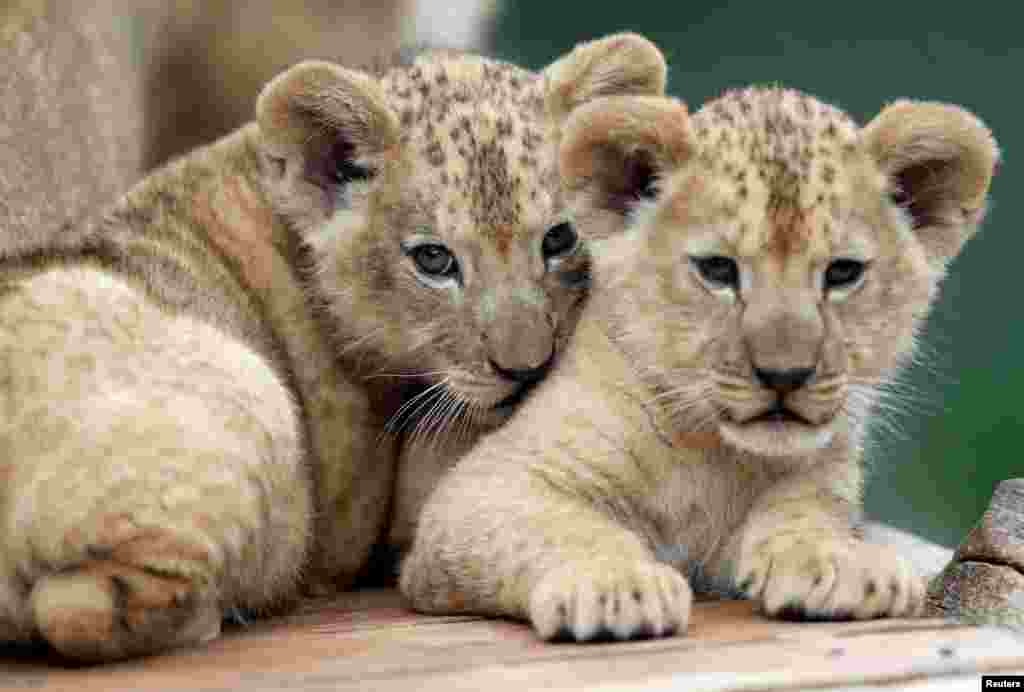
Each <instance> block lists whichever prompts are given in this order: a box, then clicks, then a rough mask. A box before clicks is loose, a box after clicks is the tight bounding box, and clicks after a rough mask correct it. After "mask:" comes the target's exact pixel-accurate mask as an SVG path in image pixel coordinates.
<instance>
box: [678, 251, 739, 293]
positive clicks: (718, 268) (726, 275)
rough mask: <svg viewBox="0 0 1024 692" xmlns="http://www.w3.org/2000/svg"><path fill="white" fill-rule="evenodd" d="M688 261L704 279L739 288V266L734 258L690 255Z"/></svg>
mask: <svg viewBox="0 0 1024 692" xmlns="http://www.w3.org/2000/svg"><path fill="white" fill-rule="evenodd" d="M690 262H691V263H692V264H693V266H694V267H696V269H697V272H698V273H699V274H700V275H701V278H703V279H704V280H705V281H707V282H708V283H709V284H713V285H715V286H722V287H728V288H739V285H740V268H739V265H737V264H736V260H734V259H732V258H731V257H724V256H722V255H707V256H705V257H691V258H690Z"/></svg>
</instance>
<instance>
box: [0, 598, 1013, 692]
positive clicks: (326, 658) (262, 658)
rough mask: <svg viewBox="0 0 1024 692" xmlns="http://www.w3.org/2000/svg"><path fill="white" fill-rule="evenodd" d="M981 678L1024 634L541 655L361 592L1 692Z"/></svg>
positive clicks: (960, 633) (822, 637) (619, 646)
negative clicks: (180, 646)
mask: <svg viewBox="0 0 1024 692" xmlns="http://www.w3.org/2000/svg"><path fill="white" fill-rule="evenodd" d="M980 671H1016V672H1024V633H1021V632H1014V631H1013V630H1009V629H999V628H989V627H973V626H963V625H955V624H951V623H945V622H943V621H939V620H877V621H873V622H860V623H856V622H853V623H789V622H780V621H777V620H770V619H768V618H764V617H761V616H759V615H756V614H755V613H754V612H753V609H752V606H751V604H750V603H747V602H740V601H726V602H704V603H698V604H696V606H695V607H694V611H693V617H692V620H691V623H690V627H689V629H688V630H687V632H686V636H683V637H674V638H671V639H660V640H651V641H643V642H630V643H610V644H587V645H579V644H545V643H542V642H540V641H538V640H537V639H536V637H534V635H533V633H532V632H531V630H530V629H529V628H528V627H526V626H525V625H522V624H519V623H514V622H508V621H502V620H487V619H482V618H476V617H429V616H423V615H417V614H415V613H412V612H411V611H409V610H407V609H406V608H405V607H404V606H403V605H402V601H401V599H400V598H399V596H398V595H397V594H396V593H394V592H391V591H366V592H359V593H354V594H346V595H344V596H342V597H339V598H336V599H334V600H331V601H322V602H318V603H310V604H307V605H306V606H304V607H303V609H302V610H300V611H299V612H297V613H295V614H292V615H289V616H286V617H280V618H277V619H274V620H268V621H257V622H253V623H250V624H248V625H246V626H239V627H232V628H230V629H228V630H227V631H226V632H225V634H224V636H223V637H222V638H221V639H219V640H217V641H215V642H212V643H211V644H209V645H207V646H205V647H203V648H199V649H191V650H185V651H179V652H175V653H172V654H166V655H163V656H154V657H151V658H147V659H143V660H136V661H128V662H124V663H119V664H115V665H108V666H99V667H93V668H78V669H69V668H62V667H60V666H59V665H58V664H57V662H55V661H52V660H50V659H48V658H47V656H46V655H45V654H41V653H35V654H32V653H25V654H22V655H20V656H13V657H12V656H11V655H10V654H7V655H5V656H4V657H3V658H0V690H8V689H38V690H70V691H73V692H93V691H96V692H99V691H102V692H110V691H111V690H119V689H150V690H247V691H249V690H252V691H254V692H258V691H262V690H307V691H312V690H317V691H319V690H401V691H402V692H414V691H415V692H420V691H427V690H443V691H444V692H456V691H458V690H497V691H499V692H500V691H501V690H515V691H516V692H524V691H525V690H532V689H546V690H552V689H553V690H580V689H588V690H593V689H596V690H601V691H602V692H611V691H612V690H639V691H645V690H669V689H673V690H694V689H702V690H731V689H791V688H796V687H808V686H814V687H819V686H827V687H835V688H847V687H852V686H857V685H872V686H874V685H877V686H883V685H884V686H886V689H891V688H890V687H888V686H889V685H893V684H894V683H896V684H900V685H907V686H908V687H909V688H910V689H917V688H920V689H927V690H932V689H936V690H938V689H975V690H977V689H980V686H979V683H978V680H979V676H980Z"/></svg>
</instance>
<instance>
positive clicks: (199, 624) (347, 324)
mask: <svg viewBox="0 0 1024 692" xmlns="http://www.w3.org/2000/svg"><path fill="white" fill-rule="evenodd" d="M636 45H642V46H648V47H649V50H648V55H649V56H650V58H651V59H650V60H649V61H647V62H646V63H644V62H641V63H637V62H636V61H635V60H633V61H631V62H630V63H629V64H623V63H620V64H622V69H624V70H625V71H627V72H631V71H633V70H644V71H650V70H653V71H654V72H655V73H656V74H655V76H654V77H653V81H652V82H650V83H651V84H654V85H655V87H656V88H653V89H651V91H653V92H658V91H660V90H661V89H662V88H663V85H664V63H663V61H662V60H661V56H660V54H659V53H658V52H657V50H656V49H654V47H653V46H650V44H649V43H647V42H646V41H644V40H643V39H640V38H639V37H629V36H626V37H613V38H611V39H608V40H607V41H606V42H603V43H602V42H597V43H595V44H591V45H589V46H584V47H582V48H581V49H580V50H579V51H578V52H577V53H573V54H570V56H568V58H566V59H570V60H575V59H576V58H575V57H573V56H579V55H581V54H582V55H584V56H589V57H593V55H594V53H595V51H596V52H598V53H602V54H603V55H605V56H606V57H607V58H608V60H610V61H615V60H616V59H618V58H617V56H620V55H630V56H632V57H635V51H625V52H623V51H621V50H619V48H618V47H622V46H625V47H634V46H636ZM631 59H632V58H631ZM641 81H642V80H641ZM546 83H547V82H546V80H545V77H544V76H543V75H536V74H533V73H529V72H525V71H522V70H518V69H517V68H514V67H512V66H510V65H506V64H503V63H497V62H492V61H488V60H485V59H482V58H475V57H471V56H457V55H451V54H430V55H426V56H423V57H421V58H419V59H417V60H416V62H414V63H412V64H411V65H406V66H399V67H395V68H393V69H391V70H390V71H387V72H385V73H383V74H382V75H369V74H364V73H359V72H353V71H349V70H345V69H343V68H340V67H338V66H335V65H331V64H328V63H319V62H314V63H303V64H301V65H299V66H297V67H295V68H293V69H292V70H289V71H288V72H287V73H285V74H284V75H282V76H281V77H280V78H278V79H276V80H275V81H273V82H272V83H271V84H269V85H268V86H267V88H266V89H265V91H264V92H263V94H262V96H261V97H260V99H259V102H258V106H257V115H258V122H257V123H253V124H250V125H248V126H246V127H245V128H243V129H241V130H239V131H237V132H235V133H234V134H232V135H230V136H228V137H226V138H224V139H223V140H221V141H219V142H216V143H215V144H213V145H211V146H209V147H206V148H204V149H200V150H197V151H196V152H194V153H192V154H190V155H189V156H188V157H186V158H183V159H181V160H179V161H177V162H175V163H172V164H171V165H169V166H168V167H166V168H164V169H162V170H160V171H158V172H156V173H154V174H153V175H151V176H150V177H149V178H147V179H146V180H144V181H143V182H142V183H140V184H139V185H138V186H137V187H135V188H134V189H133V190H132V191H131V192H129V193H128V194H127V195H126V196H125V197H124V199H123V200H122V201H121V202H120V203H119V204H117V205H116V206H115V207H114V208H113V209H112V210H111V211H110V212H109V214H107V215H106V217H105V218H104V220H103V221H102V222H100V223H97V224H93V225H82V226H78V227H73V228H66V229H62V230H59V231H56V230H54V231H46V230H45V229H41V230H40V231H39V232H38V233H36V234H35V235H33V236H28V237H26V236H25V235H23V234H22V235H15V236H12V237H10V238H0V257H3V262H2V264H0V356H2V357H0V375H2V382H3V393H4V395H5V396H4V399H3V401H4V402H6V403H5V404H4V405H3V406H2V407H0V448H2V449H3V454H2V455H0V479H2V481H3V482H2V483H0V639H2V640H4V641H17V640H26V639H30V638H34V637H40V636H41V637H43V638H45V639H46V640H47V641H49V642H50V643H51V644H52V645H54V646H55V647H56V648H57V649H58V650H59V651H61V652H63V653H64V654H66V655H69V656H72V657H77V658H82V659H88V660H106V659H112V658H118V657H124V656H131V655H138V654H145V653H151V652H154V651H159V650H161V649H165V648H168V647H172V646H179V645H185V644H194V643H197V642H201V641H204V640H206V639H209V638H211V637H214V636H216V635H217V633H218V632H219V627H220V620H221V615H222V613H223V612H224V611H225V610H229V609H232V608H236V607H241V608H248V609H253V610H257V611H263V610H267V609H270V608H273V607H276V606H277V605H280V604H283V603H286V602H288V601H289V600H290V599H292V598H293V597H294V596H295V594H296V593H297V590H298V588H299V587H300V586H301V585H302V584H305V585H306V586H308V587H310V588H312V587H317V586H320V585H323V584H325V583H326V584H329V585H331V586H344V585H346V584H348V583H350V582H351V581H352V579H353V578H354V576H355V575H356V574H357V572H358V571H359V570H360V568H361V567H363V565H364V563H365V561H366V558H367V555H368V553H369V550H370V547H371V545H372V544H373V543H374V542H375V541H376V540H377V539H378V538H379V537H380V536H381V534H382V531H383V530H384V528H385V526H386V524H387V520H388V516H389V515H388V508H389V505H390V503H389V498H390V493H391V490H392V485H393V477H394V470H395V465H396V462H397V458H398V450H399V446H400V444H402V443H403V438H402V435H401V434H391V433H392V432H396V431H398V429H399V428H400V426H398V425H396V423H395V421H396V420H403V419H401V418H396V414H398V412H399V411H400V410H403V409H402V406H403V405H404V404H407V403H408V402H409V401H411V397H412V396H414V395H416V394H419V393H422V392H423V391H424V390H425V388H426V387H429V386H430V385H431V384H432V383H435V382H442V381H445V378H446V377H448V376H447V375H440V374H438V373H439V372H440V371H444V372H449V371H456V370H457V371H458V372H460V373H467V374H466V375H465V377H466V379H467V380H472V381H473V382H474V386H475V387H476V390H474V391H478V392H480V394H479V396H480V398H481V400H482V401H483V404H482V406H483V407H484V408H486V407H487V406H489V405H493V404H494V403H495V402H496V401H498V400H499V399H501V398H503V397H507V396H508V395H509V394H510V393H512V392H520V389H519V385H518V384H517V385H515V386H514V387H508V386H506V384H507V383H505V382H499V381H497V380H496V379H495V378H493V377H489V375H488V374H487V373H486V372H482V373H481V374H477V375H475V378H476V379H475V380H473V377H474V375H473V373H475V372H476V370H475V369H479V368H480V367H481V362H483V363H487V362H489V360H488V359H490V360H498V361H501V362H502V363H504V364H505V366H506V367H509V368H519V367H525V366H527V365H530V363H525V364H523V363H521V362H520V361H519V360H517V359H519V358H526V359H529V358H532V357H533V356H532V355H531V354H533V353H535V352H537V349H534V350H533V351H531V350H529V349H527V350H526V351H525V352H524V351H522V350H519V347H518V346H517V344H518V343H534V344H539V345H540V348H541V349H542V348H548V351H549V352H550V351H553V350H555V349H556V346H555V344H558V345H559V346H557V348H560V344H562V343H564V340H565V339H566V338H567V334H568V332H569V331H570V330H571V325H572V323H573V322H574V320H575V313H576V311H577V310H578V305H579V302H580V299H581V297H582V295H583V293H584V291H585V289H586V281H585V280H584V279H586V269H587V267H588V262H589V258H588V257H587V255H586V254H585V253H584V252H582V251H581V250H580V249H579V247H578V244H577V245H574V246H573V247H572V248H571V252H568V251H567V252H565V253H563V254H562V255H560V256H559V257H558V258H557V261H556V262H548V263H544V262H542V261H541V252H540V247H541V243H542V238H543V235H544V233H545V231H546V229H547V228H548V227H549V226H550V225H551V224H553V223H556V222H557V221H558V220H559V219H561V218H562V216H561V215H562V214H563V210H562V209H561V207H560V198H559V197H558V195H557V192H556V191H557V185H556V184H555V182H556V179H555V170H554V169H555V157H554V155H553V153H552V151H551V150H550V149H551V148H550V146H548V143H549V142H550V141H551V140H550V137H551V136H552V132H553V129H552V128H555V127H557V126H558V123H556V122H551V121H549V120H548V119H547V118H546V117H545V115H544V114H545V112H546V111H545V108H544V89H545V84H546ZM556 83H559V84H561V83H560V82H556ZM623 83H628V84H636V83H637V81H636V80H630V79H626V80H624V82H623ZM581 88H586V85H585V84H581ZM571 91H572V90H571V87H569V86H566V85H562V91H561V92H560V93H568V92H571ZM411 236H412V237H415V238H416V239H420V240H421V239H422V238H424V237H430V238H437V239H438V241H437V242H446V243H449V244H450V245H451V246H452V247H453V251H454V252H456V253H458V256H459V259H460V262H462V264H463V266H464V272H463V277H462V281H460V283H459V286H458V289H459V290H455V289H454V288H453V287H452V286H444V287H442V288H438V287H437V286H431V285H429V283H424V282H423V281H420V280H417V279H415V278H414V277H413V275H412V271H413V268H412V261H411V259H410V258H409V256H408V254H407V253H406V252H404V248H403V244H404V243H406V241H408V239H409V238H410V237H411ZM527 298H528V299H529V300H527ZM502 316H503V317H504V318H505V319H507V320H508V323H507V324H500V323H499V319H498V318H499V317H502ZM477 317H479V319H480V321H479V322H476V321H474V320H476V319H477ZM511 325H514V329H513V328H512V327H511ZM484 330H489V331H486V334H487V344H488V346H487V347H486V348H485V347H484V346H483V345H482V343H483V337H482V336H481V334H482V333H483V331H484ZM515 339H521V340H522V341H521V342H517V341H515ZM531 339H533V340H534V341H533V342H531V341H530V340H531ZM488 349H490V350H488ZM524 353H525V355H524ZM545 357H547V353H545ZM446 369H447V370H446ZM424 371H426V372H424ZM395 374H399V375H401V376H399V377H395V376H394V375H395ZM407 376H408V377H407ZM506 408H512V406H507V407H506ZM405 410H408V409H405ZM507 415H508V411H506V410H501V411H496V412H493V415H491V416H490V417H486V416H485V417H484V418H485V420H483V421H482V422H481V423H480V427H482V426H483V425H484V424H488V425H493V424H496V423H497V422H499V421H500V420H501V419H502V418H503V417H504V416H507ZM475 425H476V423H475V421H472V420H470V421H466V422H465V427H466V430H465V431H464V434H462V435H461V436H458V437H457V439H458V440H459V442H460V444H461V443H464V442H465V440H467V439H468V438H470V437H471V436H472V435H474V434H477V433H476V427H474V426H475ZM431 432H434V430H433V428H431ZM437 434H438V435H451V434H452V432H451V431H450V430H444V431H437ZM411 462H415V458H412V459H411Z"/></svg>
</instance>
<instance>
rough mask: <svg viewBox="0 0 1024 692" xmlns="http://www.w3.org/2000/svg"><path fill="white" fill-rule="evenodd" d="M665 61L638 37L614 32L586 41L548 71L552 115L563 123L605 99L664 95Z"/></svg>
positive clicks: (547, 102) (547, 97) (547, 95)
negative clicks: (584, 107)
mask: <svg viewBox="0 0 1024 692" xmlns="http://www.w3.org/2000/svg"><path fill="white" fill-rule="evenodd" d="M665 72H666V68H665V57H664V56H663V55H662V54H661V51H660V50H658V47H657V46H655V45H654V44H653V43H651V42H650V41H648V40H647V39H646V38H644V37H643V36H640V35H638V34H629V33H625V34H612V35H611V36H607V37H605V38H602V39H597V40H596V41H589V42H587V43H581V44H579V45H578V46H576V48H575V49H573V51H572V52H571V53H569V54H568V55H565V56H562V57H561V58H559V59H558V60H556V61H555V62H553V63H552V64H551V65H549V66H548V67H547V68H546V69H545V70H544V100H545V107H546V109H547V113H548V115H549V116H550V117H551V119H552V120H553V122H554V123H555V124H556V125H561V124H562V123H563V122H564V121H565V119H566V118H567V117H568V116H569V114H570V113H571V112H572V111H573V110H574V109H575V108H577V107H579V106H581V105H583V104H584V103H586V102H588V101H592V100H593V99H595V98H599V97H602V96H619V95H627V94H634V95H637V96H661V95H663V94H664V93H665Z"/></svg>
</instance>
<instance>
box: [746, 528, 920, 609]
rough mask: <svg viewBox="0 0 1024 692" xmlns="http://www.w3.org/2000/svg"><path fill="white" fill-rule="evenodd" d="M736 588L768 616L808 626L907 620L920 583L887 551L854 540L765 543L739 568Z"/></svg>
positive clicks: (916, 601)
mask: <svg viewBox="0 0 1024 692" xmlns="http://www.w3.org/2000/svg"><path fill="white" fill-rule="evenodd" d="M737 574H738V575H739V584H740V588H741V589H742V590H743V591H744V592H745V593H746V595H747V596H749V597H750V598H753V599H756V600H760V602H761V606H762V609H763V610H764V612H765V613H767V614H769V615H778V616H780V617H785V618H801V619H802V618H806V619H813V620H819V619H820V620H848V619H867V618H874V617H882V616H892V617H896V616H912V615H917V614H918V613H920V611H921V608H922V606H923V604H924V593H925V583H924V580H923V579H922V578H921V577H919V576H916V575H915V574H914V571H913V569H912V568H911V566H910V565H909V564H908V563H907V562H906V561H905V560H904V559H903V558H902V557H900V556H899V555H897V554H896V553H895V552H894V551H893V550H892V549H891V548H889V547H887V546H881V545H873V544H867V543H861V542H860V541H856V540H853V539H849V540H843V539H834V538H827V539H818V540H815V539H810V538H807V539H789V538H787V539H781V540H780V539H774V540H773V539H769V540H767V541H764V542H763V543H761V544H760V545H759V546H758V547H757V548H756V549H755V550H752V551H750V552H749V553H748V554H747V555H745V556H744V558H743V559H742V560H741V562H740V566H739V570H738V571H737Z"/></svg>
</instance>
